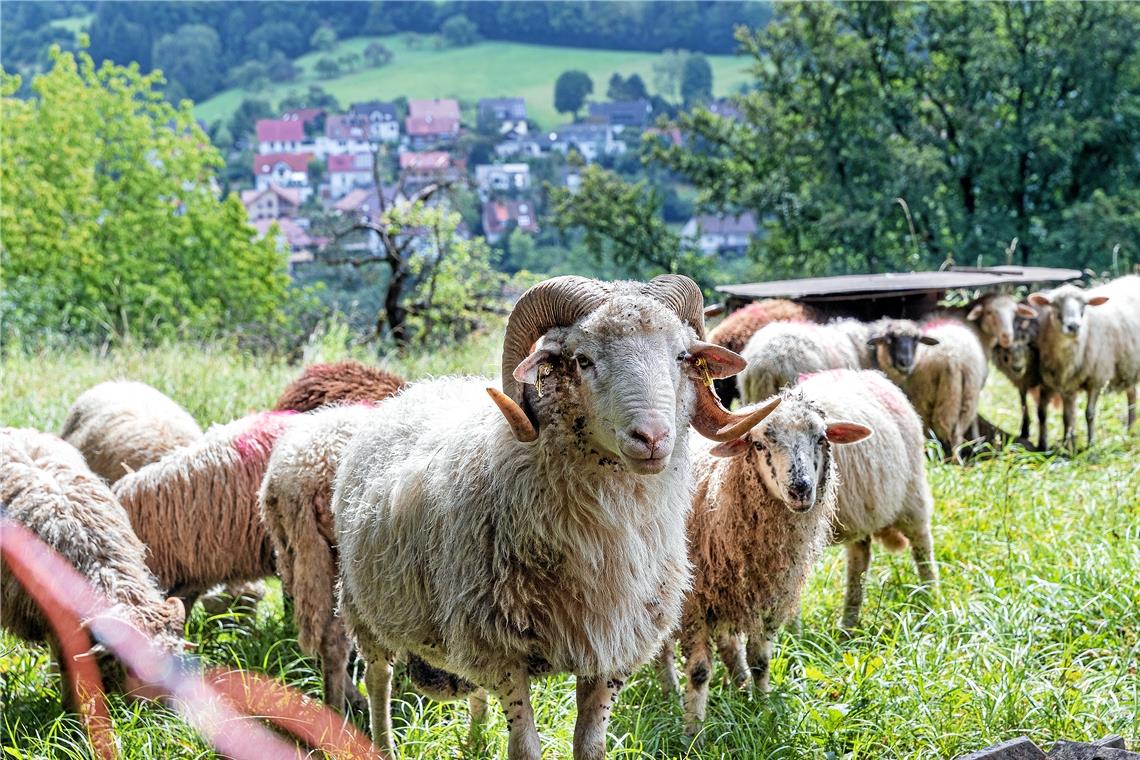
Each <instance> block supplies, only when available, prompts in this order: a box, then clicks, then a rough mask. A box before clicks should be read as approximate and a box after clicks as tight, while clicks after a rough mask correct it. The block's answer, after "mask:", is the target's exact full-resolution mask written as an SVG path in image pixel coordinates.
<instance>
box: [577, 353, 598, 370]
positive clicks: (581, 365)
mask: <svg viewBox="0 0 1140 760" xmlns="http://www.w3.org/2000/svg"><path fill="white" fill-rule="evenodd" d="M574 360H575V361H576V362H578V369H589V368H590V367H593V366H594V360H593V359H591V358H590V357H588V356H586V355H584V354H578V355H577V356H575V357H574Z"/></svg>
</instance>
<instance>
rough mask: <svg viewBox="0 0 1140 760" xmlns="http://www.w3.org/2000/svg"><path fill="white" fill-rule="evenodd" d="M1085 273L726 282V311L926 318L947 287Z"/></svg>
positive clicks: (1028, 270)
mask: <svg viewBox="0 0 1140 760" xmlns="http://www.w3.org/2000/svg"><path fill="white" fill-rule="evenodd" d="M1079 277H1081V272H1079V271H1078V270H1076V269H1055V268H1052V267H1018V266H1001V267H956V268H953V269H946V270H943V271H938V272H898V273H894V272H888V273H886V274H845V275H839V276H837V277H807V278H804V279H800V280H773V281H772V282H750V283H743V284H740V285H721V286H718V287H717V290H718V291H719V292H721V293H724V294H725V295H726V296H727V299H726V303H725V310H727V311H730V312H731V311H735V310H736V309H738V308H740V307H741V306H743V305H745V304H747V303H749V302H751V301H756V300H759V299H763V298H787V299H789V300H792V301H799V302H800V303H805V304H811V305H812V306H814V307H816V308H817V309H819V310H820V311H822V312H824V313H826V314H828V315H831V316H836V317H856V318H859V319H864V320H872V319H878V318H879V317H906V318H911V319H915V318H921V317H923V316H925V315H927V314H929V313H930V312H932V311H934V310H935V309H936V308H937V307H938V302H939V301H941V300H942V299H943V298H945V297H946V291H948V290H955V289H958V288H962V289H977V288H997V287H1002V286H1009V285H1030V284H1053V283H1059V282H1067V281H1068V280H1075V279H1078V278H1079Z"/></svg>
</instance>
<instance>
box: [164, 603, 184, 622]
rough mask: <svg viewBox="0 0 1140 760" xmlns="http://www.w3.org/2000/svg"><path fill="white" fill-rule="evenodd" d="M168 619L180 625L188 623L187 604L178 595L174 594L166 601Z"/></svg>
mask: <svg viewBox="0 0 1140 760" xmlns="http://www.w3.org/2000/svg"><path fill="white" fill-rule="evenodd" d="M164 607H165V610H166V619H167V620H169V621H170V622H172V623H176V624H177V625H178V626H179V627H181V626H183V625H185V623H186V605H184V604H183V603H182V600H181V599H179V598H178V597H176V596H172V597H170V598H169V599H167V600H166V602H165V603H164Z"/></svg>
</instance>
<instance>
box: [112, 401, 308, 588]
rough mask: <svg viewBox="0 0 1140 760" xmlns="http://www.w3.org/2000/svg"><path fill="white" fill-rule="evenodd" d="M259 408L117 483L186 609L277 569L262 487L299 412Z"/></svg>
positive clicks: (157, 569)
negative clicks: (212, 591) (209, 593)
mask: <svg viewBox="0 0 1140 760" xmlns="http://www.w3.org/2000/svg"><path fill="white" fill-rule="evenodd" d="M295 417H296V415H294V414H293V413H291V412H262V413H259V414H253V415H250V416H248V417H244V418H242V419H239V420H236V421H234V422H231V423H229V424H227V425H218V426H215V427H212V428H210V429H209V430H207V431H206V434H205V435H204V436H203V437H202V438H201V439H199V440H198V441H195V442H194V443H192V444H191V445H189V446H187V447H185V448H183V449H179V450H178V451H175V452H172V453H170V454H167V455H166V456H165V457H163V458H162V459H160V460H159V461H157V462H154V463H153V464H149V465H147V466H145V467H143V468H142V469H140V470H138V471H137V472H134V473H131V474H130V475H127V476H126V477H124V478H122V479H121V480H119V482H117V483H115V485H114V492H115V495H116V496H117V497H118V499H119V501H120V502H121V503H122V505H123V507H124V508H125V509H126V510H127V514H128V515H129V516H130V518H131V525H133V526H134V529H135V532H136V533H137V534H138V536H139V538H141V539H142V540H143V543H145V544H146V545H147V546H148V547H149V549H150V553H149V555H148V556H147V562H148V564H149V565H150V568H151V570H153V571H154V573H155V575H157V576H158V579H159V582H160V583H161V584H162V586H163V588H165V589H167V590H168V592H169V593H170V594H172V595H175V596H179V597H182V598H183V600H184V601H185V602H186V607H187V609H189V608H190V607H191V606H192V605H193V603H194V600H195V599H196V598H197V596H198V595H199V594H200V593H202V592H203V591H205V590H207V589H209V588H211V587H213V586H215V585H217V584H222V583H238V582H243V581H251V580H257V579H259V578H263V577H265V576H267V575H272V574H273V572H274V565H273V549H272V546H271V544H270V542H269V537H268V535H267V534H266V532H265V528H264V526H263V525H262V522H261V518H260V516H259V514H258V507H257V494H258V490H259V489H260V488H261V479H262V477H263V476H264V475H265V468H266V465H267V464H268V462H269V455H270V453H271V451H272V449H273V444H274V443H275V442H276V440H277V439H278V438H279V437H280V436H281V434H282V433H283V432H284V431H285V430H286V428H287V427H288V424H289V422H290V421H291V420H292V419H293V418H295Z"/></svg>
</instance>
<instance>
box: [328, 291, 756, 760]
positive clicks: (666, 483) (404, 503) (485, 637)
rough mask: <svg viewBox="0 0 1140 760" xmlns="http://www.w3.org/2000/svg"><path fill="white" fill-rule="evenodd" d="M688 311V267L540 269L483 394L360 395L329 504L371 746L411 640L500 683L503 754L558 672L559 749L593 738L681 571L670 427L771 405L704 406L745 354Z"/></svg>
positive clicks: (457, 669) (677, 467) (712, 432)
mask: <svg viewBox="0 0 1140 760" xmlns="http://www.w3.org/2000/svg"><path fill="white" fill-rule="evenodd" d="M702 309H703V301H702V298H701V295H700V291H699V289H698V288H697V287H696V285H695V283H693V282H692V280H689V279H688V278H687V277H681V276H676V275H667V276H663V277H658V278H656V279H655V280H653V281H652V282H650V283H648V284H643V283H634V282H616V283H606V282H599V281H596V280H589V279H586V278H582V277H559V278H555V279H552V280H547V281H545V282H543V283H540V284H538V285H536V286H535V287H533V288H531V289H530V290H528V291H527V292H526V293H525V294H524V295H523V296H522V298H521V299H520V300H519V302H518V303H517V304H516V306H515V308H514V310H513V311H512V312H511V316H510V320H509V322H508V325H507V334H506V337H505V339H504V343H503V354H502V366H503V390H502V391H500V390H498V389H496V388H491V389H485V386H486V384H487V381H486V380H483V379H479V378H442V379H438V380H432V381H427V382H423V383H413V384H412V385H411V386H410V387H408V388H407V389H406V390H405V391H404V392H403V393H401V394H400V395H398V396H396V397H394V398H392V399H390V400H388V401H386V402H384V403H383V404H381V405H380V407H379V408H377V409H376V410H374V411H370V412H368V419H367V420H366V421H364V422H363V423H362V424H361V426H360V428H359V432H357V434H356V435H355V436H354V437H353V439H352V440H351V441H350V442H349V444H348V446H347V448H346V449H345V452H344V455H343V460H342V463H341V466H340V468H339V470H338V472H337V479H336V485H335V490H334V495H333V510H332V511H333V514H334V515H335V521H336V535H337V540H338V545H339V548H340V552H341V555H340V560H341V561H340V571H339V572H340V609H341V612H342V614H343V615H344V619H345V623H346V625H347V628H348V630H349V632H350V633H351V634H352V635H353V636H354V638H355V640H356V644H357V646H358V648H359V650H360V652H361V654H362V655H363V657H364V659H365V661H366V662H367V666H368V667H367V672H366V676H365V679H366V684H367V686H368V696H369V702H370V712H371V719H372V732H373V741H374V742H376V744H377V745H379V746H381V747H383V748H391V742H392V740H391V720H390V714H389V704H388V703H389V699H390V695H391V673H392V661H393V659H394V657H395V656H396V655H397V654H399V653H401V652H410V653H411V654H414V655H416V656H419V657H421V658H423V659H424V660H426V661H427V662H428V663H429V664H431V665H433V666H435V667H438V668H442V669H445V670H448V671H450V672H452V673H455V674H457V675H459V676H461V677H463V678H465V679H467V680H469V681H471V682H473V683H475V684H477V685H479V686H482V687H485V688H487V689H488V690H489V691H490V692H491V693H493V694H495V695H496V696H498V697H499V699H500V700H501V701H502V704H503V707H504V709H505V711H506V715H507V721H508V725H509V726H510V738H509V741H508V756H509V757H510V758H512V759H518V758H538V757H539V755H540V751H539V742H538V733H537V731H536V729H535V725H534V714H533V712H532V710H531V704H530V696H529V694H530V680H531V678H533V677H536V676H540V675H543V674H547V673H559V672H570V673H574V674H575V675H576V676H577V701H578V718H577V723H576V726H575V731H574V756H575V758H579V759H580V758H600V757H603V756H604V754H605V733H606V727H607V724H608V720H609V714H610V710H611V708H612V706H613V704H614V702H615V699H616V696H617V693H618V691H619V690H620V688H621V686H622V684H623V682H624V680H625V678H626V677H627V676H628V675H629V674H630V673H631V672H632V671H633V670H634V669H635V668H637V667H638V666H639V665H641V664H642V663H644V662H646V661H647V660H649V659H650V658H651V657H652V656H653V655H654V654H655V653H656V651H657V650H658V648H659V647H660V645H661V641H662V639H663V638H664V637H665V636H666V635H667V634H668V633H669V632H670V631H671V630H673V629H674V628H675V626H676V624H677V620H678V617H679V615H680V610H681V600H682V597H683V595H684V591H685V589H686V588H687V586H688V584H689V577H690V573H689V562H688V558H687V551H686V546H685V516H686V514H687V513H688V510H689V506H690V503H691V498H690V485H691V479H692V475H691V472H690V467H689V451H688V436H687V435H686V434H685V431H686V429H687V428H688V426H689V425H690V424H692V425H693V426H694V427H695V428H696V429H697V430H698V431H699V432H701V433H702V434H704V435H706V436H711V437H713V438H715V439H717V440H735V439H736V438H739V437H740V436H741V435H742V434H743V433H744V432H746V431H747V430H748V429H749V428H750V427H751V426H752V425H754V424H756V423H757V422H758V421H759V420H761V419H763V417H764V416H765V415H766V414H767V413H768V411H770V409H769V408H760V409H753V410H750V412H749V413H746V414H737V415H733V414H730V413H729V412H727V411H725V410H724V409H723V408H722V407H720V406H719V405H718V404H717V402H716V400H715V397H714V396H713V394H712V391H711V389H710V387H709V382H710V380H711V379H712V378H716V377H722V376H724V375H727V374H732V373H734V372H738V371H739V370H740V369H741V367H742V366H743V361H742V360H741V358H740V357H739V356H737V355H736V354H734V353H732V352H730V351H728V350H726V349H723V348H721V347H718V346H713V345H711V344H708V343H705V342H703V341H702V340H701V338H702V336H703V332H704V325H703V317H702ZM536 342H537V343H538V347H537V348H534V346H535V344H536ZM485 391H486V392H489V393H490V395H491V397H492V399H493V400H494V402H495V403H494V404H491V403H488V402H487V396H486V395H485Z"/></svg>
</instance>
